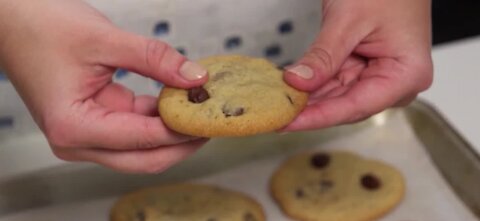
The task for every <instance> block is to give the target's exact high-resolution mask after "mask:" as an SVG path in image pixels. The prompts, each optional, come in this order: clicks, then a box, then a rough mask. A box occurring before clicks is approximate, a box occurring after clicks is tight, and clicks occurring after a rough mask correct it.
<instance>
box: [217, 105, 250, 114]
mask: <svg viewBox="0 0 480 221" xmlns="http://www.w3.org/2000/svg"><path fill="white" fill-rule="evenodd" d="M222 112H223V115H225V117H237V116H241V115H243V113H244V112H245V110H244V109H243V107H234V108H229V107H227V106H223V108H222Z"/></svg>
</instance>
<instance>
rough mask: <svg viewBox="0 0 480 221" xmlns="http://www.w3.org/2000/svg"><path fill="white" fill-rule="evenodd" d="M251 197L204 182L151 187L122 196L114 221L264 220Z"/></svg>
mask: <svg viewBox="0 0 480 221" xmlns="http://www.w3.org/2000/svg"><path fill="white" fill-rule="evenodd" d="M264 220H265V215H264V212H263V209H262V207H261V206H260V205H259V204H258V203H257V202H255V201H254V200H253V199H251V198H250V197H248V196H246V195H244V194H242V193H238V192H234V191H230V190H226V189H222V188H219V187H214V186H208V185H200V184H176V185H173V184H171V185H162V186H157V187H150V188H146V189H141V190H138V191H136V192H132V193H130V194H127V195H125V196H123V197H121V198H120V199H119V200H118V201H117V202H116V203H115V205H114V206H113V208H112V210H111V213H110V221H264Z"/></svg>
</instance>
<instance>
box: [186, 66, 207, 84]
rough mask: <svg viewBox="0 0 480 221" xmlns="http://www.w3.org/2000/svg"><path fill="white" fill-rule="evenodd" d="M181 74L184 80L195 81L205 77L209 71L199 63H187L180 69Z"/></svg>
mask: <svg viewBox="0 0 480 221" xmlns="http://www.w3.org/2000/svg"><path fill="white" fill-rule="evenodd" d="M180 74H181V75H182V77H183V78H185V79H187V80H190V81H194V80H198V79H201V78H203V77H205V75H207V70H206V69H205V68H203V67H202V66H200V65H199V64H197V63H194V62H191V61H186V62H185V63H183V65H182V67H180Z"/></svg>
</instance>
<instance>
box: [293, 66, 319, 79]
mask: <svg viewBox="0 0 480 221" xmlns="http://www.w3.org/2000/svg"><path fill="white" fill-rule="evenodd" d="M287 71H288V72H291V73H293V74H296V75H297V76H299V77H301V78H303V79H306V80H308V79H312V78H313V70H312V69H311V68H310V67H308V66H306V65H303V64H300V65H295V66H293V67H289V68H287Z"/></svg>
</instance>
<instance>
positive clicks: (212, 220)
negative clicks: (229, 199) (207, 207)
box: [207, 218, 217, 221]
mask: <svg viewBox="0 0 480 221" xmlns="http://www.w3.org/2000/svg"><path fill="white" fill-rule="evenodd" d="M207 221H217V219H215V218H209V219H207Z"/></svg>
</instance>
